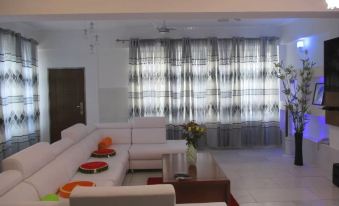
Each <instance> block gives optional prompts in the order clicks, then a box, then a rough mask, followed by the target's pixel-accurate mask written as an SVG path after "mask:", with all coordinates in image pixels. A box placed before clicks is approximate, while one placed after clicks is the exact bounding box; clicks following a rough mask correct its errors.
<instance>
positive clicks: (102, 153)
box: [91, 149, 116, 158]
mask: <svg viewBox="0 0 339 206" xmlns="http://www.w3.org/2000/svg"><path fill="white" fill-rule="evenodd" d="M115 154H116V152H115V150H114V149H99V150H96V151H94V152H92V154H91V156H92V157H99V158H102V157H112V156H114V155H115Z"/></svg>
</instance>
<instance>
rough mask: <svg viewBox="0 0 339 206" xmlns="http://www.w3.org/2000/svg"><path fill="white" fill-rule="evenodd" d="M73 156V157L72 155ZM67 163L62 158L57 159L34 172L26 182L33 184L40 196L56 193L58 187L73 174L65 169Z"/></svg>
mask: <svg viewBox="0 0 339 206" xmlns="http://www.w3.org/2000/svg"><path fill="white" fill-rule="evenodd" d="M70 158H71V157H70ZM66 167H67V164H66V162H65V161H63V160H62V159H55V160H53V161H52V162H50V163H49V164H47V165H46V166H45V167H43V168H42V169H40V170H39V171H38V172H36V173H34V174H33V175H32V176H30V177H29V178H27V179H25V181H24V182H26V183H28V184H30V185H33V186H34V188H35V189H36V190H37V192H38V195H39V197H42V196H44V195H47V194H52V193H56V192H57V191H58V188H59V187H60V186H62V185H64V184H66V183H67V182H69V180H70V179H71V175H70V174H69V172H68V171H67V170H66V169H65V168H66Z"/></svg>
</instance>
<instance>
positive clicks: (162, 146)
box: [0, 118, 214, 206]
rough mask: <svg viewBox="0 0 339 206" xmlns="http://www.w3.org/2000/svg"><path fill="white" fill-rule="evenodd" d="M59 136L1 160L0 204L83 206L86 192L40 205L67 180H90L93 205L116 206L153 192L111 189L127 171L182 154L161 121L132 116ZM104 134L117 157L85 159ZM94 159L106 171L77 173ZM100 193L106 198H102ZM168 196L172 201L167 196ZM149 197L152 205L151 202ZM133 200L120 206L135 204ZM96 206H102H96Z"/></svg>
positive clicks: (179, 144)
mask: <svg viewBox="0 0 339 206" xmlns="http://www.w3.org/2000/svg"><path fill="white" fill-rule="evenodd" d="M61 136H62V139H61V140H60V141H57V142H55V143H53V144H49V143H45V142H40V143H37V144H35V145H33V146H31V147H29V148H26V149H25V150H22V151H20V152H19V153H16V154H14V155H12V156H10V157H8V158H6V159H5V160H3V162H2V165H3V170H4V172H3V173H1V174H0V206H2V205H4V206H5V205H37V206H38V205H46V206H47V205H65V206H67V205H71V206H73V205H74V206H76V205H83V204H79V201H80V202H81V201H83V200H86V201H87V199H88V198H90V197H91V196H87V194H88V192H89V191H87V190H88V189H89V188H82V189H79V191H77V192H76V193H75V195H76V196H74V198H75V200H74V201H72V198H73V197H71V202H69V200H68V199H62V200H60V201H59V202H41V201H39V200H40V198H41V197H43V196H44V195H46V194H51V193H56V192H57V190H58V188H59V187H60V186H62V185H64V184H65V183H67V182H69V181H72V180H89V181H93V182H95V183H96V185H97V187H95V189H98V190H95V192H93V194H95V196H94V197H93V198H94V199H96V200H98V198H99V200H98V201H100V198H103V199H102V200H103V202H105V201H104V199H107V198H108V199H110V201H113V202H114V201H118V202H119V201H120V200H119V198H122V197H120V196H119V194H121V195H122V196H123V197H124V198H126V197H127V199H130V200H131V201H132V200H133V195H135V194H137V195H139V196H140V194H141V193H140V191H148V190H149V192H152V191H154V189H153V187H152V186H146V185H145V186H142V187H141V188H143V189H140V188H139V190H140V191H138V189H135V188H134V189H135V190H133V188H130V189H131V190H133V191H136V193H135V194H134V193H131V194H130V195H131V198H129V197H128V194H129V193H128V194H127V193H124V192H123V191H125V190H126V191H129V189H128V188H129V187H126V186H124V187H113V186H121V184H122V182H123V180H124V177H125V175H126V172H127V170H128V169H161V167H162V166H161V155H162V154H163V153H180V152H185V150H186V145H185V142H184V141H181V140H166V128H165V120H164V118H136V119H134V120H133V121H132V122H131V123H102V124H98V125H96V126H85V125H83V124H76V125H73V126H72V127H70V128H67V129H66V130H64V131H62V133H61ZM106 136H109V137H111V138H112V142H113V145H112V146H111V148H114V149H115V150H116V152H117V154H116V155H115V156H114V157H111V158H104V159H103V158H100V159H99V158H92V157H90V154H91V153H92V152H93V151H94V150H96V149H97V145H98V142H99V141H100V139H102V138H103V137H106ZM95 160H98V161H106V162H107V163H108V165H109V169H108V170H107V171H104V172H102V173H99V174H82V173H79V172H77V170H78V167H79V165H80V164H82V163H84V162H88V161H95ZM118 188H120V189H118ZM164 188H167V192H168V193H171V189H168V187H166V186H164ZM100 191H101V192H102V194H101V192H100ZM117 191H119V192H117ZM115 192H117V194H116V195H114V194H115ZM90 193H92V192H91V190H90ZM81 194H85V195H81ZM102 195H103V196H105V198H104V197H101V196H102ZM154 195H157V194H156V193H155V194H154ZM146 196H147V195H146ZM146 196H145V198H146ZM170 196H171V198H173V195H172V194H171V195H170ZM146 199H147V198H146ZM149 199H150V200H149V201H150V203H151V202H152V200H151V199H152V198H149ZM174 199H175V196H174ZM126 201H127V202H128V200H126ZM132 202H133V201H132ZM132 202H130V203H128V204H127V203H126V204H120V205H134V204H132ZM146 202H147V201H146ZM174 202H175V201H174ZM169 204H171V205H174V203H173V204H172V203H169ZM87 205H92V204H87ZM100 205H105V204H101V202H100ZM106 205H109V204H106ZM138 205H139V204H138ZM144 205H145V204H144ZM149 205H152V204H149ZM212 205H214V203H213V204H212Z"/></svg>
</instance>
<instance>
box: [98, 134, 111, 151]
mask: <svg viewBox="0 0 339 206" xmlns="http://www.w3.org/2000/svg"><path fill="white" fill-rule="evenodd" d="M111 145H112V138H111V137H105V138H103V139H102V140H101V141H100V142H99V144H98V149H99V150H101V149H107V148H108V147H109V146H111Z"/></svg>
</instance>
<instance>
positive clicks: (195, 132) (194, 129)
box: [182, 120, 206, 149]
mask: <svg viewBox="0 0 339 206" xmlns="http://www.w3.org/2000/svg"><path fill="white" fill-rule="evenodd" d="M182 127H183V128H184V132H183V138H184V139H185V140H186V145H187V146H193V147H194V148H195V149H197V147H198V140H199V139H200V138H201V137H202V136H203V135H205V133H206V128H204V127H202V126H201V125H199V124H197V123H195V122H194V120H193V121H190V122H188V123H187V124H183V125H182Z"/></svg>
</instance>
